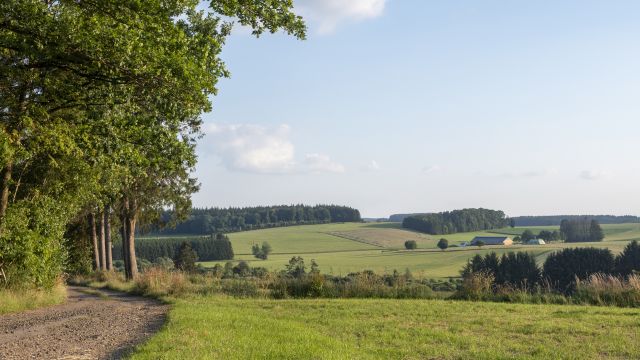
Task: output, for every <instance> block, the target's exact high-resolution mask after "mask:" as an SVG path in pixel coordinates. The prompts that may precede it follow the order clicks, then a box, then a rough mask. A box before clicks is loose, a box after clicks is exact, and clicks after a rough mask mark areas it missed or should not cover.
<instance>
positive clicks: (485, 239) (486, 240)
mask: <svg viewBox="0 0 640 360" xmlns="http://www.w3.org/2000/svg"><path fill="white" fill-rule="evenodd" d="M479 241H482V243H483V244H484V245H505V246H509V245H513V240H512V239H511V238H510V237H508V236H476V237H474V238H473V240H471V243H470V244H469V245H477V244H478V242H479Z"/></svg>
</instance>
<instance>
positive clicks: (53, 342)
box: [0, 287, 169, 360]
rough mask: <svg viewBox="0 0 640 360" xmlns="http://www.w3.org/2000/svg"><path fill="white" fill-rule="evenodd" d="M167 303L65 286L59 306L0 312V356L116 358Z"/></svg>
mask: <svg viewBox="0 0 640 360" xmlns="http://www.w3.org/2000/svg"><path fill="white" fill-rule="evenodd" d="M168 310H169V307H168V306H167V305H164V304H162V303H160V302H158V301H155V300H151V299H147V298H142V297H138V296H132V295H128V294H124V293H119V292H114V291H108V290H100V291H99V292H98V291H96V290H88V289H85V288H81V287H69V288H68V299H67V301H66V302H65V303H64V304H62V305H57V306H52V307H48V308H42V309H37V310H31V311H25V312H21V313H16V314H8V315H3V316H0V359H3V360H4V359H121V358H122V357H124V356H126V354H127V353H129V352H130V351H131V350H132V349H133V347H134V346H136V345H137V344H140V343H141V342H143V341H144V340H146V339H147V338H149V337H150V336H151V335H153V334H154V333H155V332H156V331H158V330H159V329H160V327H161V326H162V324H163V323H164V321H165V319H166V314H167V311H168Z"/></svg>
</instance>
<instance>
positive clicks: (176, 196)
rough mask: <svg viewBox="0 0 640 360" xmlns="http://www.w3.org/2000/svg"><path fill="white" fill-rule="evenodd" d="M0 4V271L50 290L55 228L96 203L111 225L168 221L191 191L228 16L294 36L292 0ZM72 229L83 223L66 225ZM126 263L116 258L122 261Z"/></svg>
mask: <svg viewBox="0 0 640 360" xmlns="http://www.w3.org/2000/svg"><path fill="white" fill-rule="evenodd" d="M197 6H198V1H194V0H174V1H118V2H109V1H70V0H61V1H42V0H6V1H2V2H0V12H1V13H2V14H3V16H2V18H1V19H0V73H1V74H2V77H0V270H2V271H1V272H0V273H2V274H4V275H3V277H4V279H3V280H4V281H3V282H2V283H3V284H9V285H11V284H33V285H37V286H47V285H51V284H52V283H53V281H54V280H55V277H57V275H58V274H59V273H60V272H61V271H62V268H63V265H64V262H65V259H66V258H67V250H68V249H67V248H66V247H65V245H64V244H66V243H68V242H67V241H63V236H64V234H65V230H66V229H67V227H68V226H69V225H70V224H72V223H74V222H75V223H82V221H83V219H84V215H85V214H87V213H92V212H96V211H98V210H97V209H98V208H101V207H102V205H103V204H111V205H114V206H113V208H114V209H116V211H117V214H118V217H119V221H120V223H121V225H122V227H123V230H122V235H123V238H124V240H125V241H124V242H123V244H124V247H123V251H124V252H125V259H128V261H129V264H128V267H127V269H128V270H127V275H128V276H129V277H133V276H135V272H136V269H137V266H135V247H134V246H133V242H134V236H135V232H136V226H137V225H138V223H139V222H142V223H145V222H146V223H148V222H151V221H152V220H153V219H154V218H157V216H158V215H159V214H160V212H161V210H162V209H164V208H167V207H169V208H171V209H173V214H174V215H175V216H176V218H180V217H183V216H184V215H185V213H186V210H188V209H190V200H189V199H190V194H191V193H193V192H194V191H196V190H197V182H196V180H195V179H193V178H192V176H191V172H192V170H193V167H194V165H195V161H196V157H195V140H196V139H197V138H198V137H199V136H200V135H201V134H200V126H201V119H200V115H201V114H202V113H203V112H206V111H209V110H211V108H212V103H211V97H212V95H215V94H216V93H217V88H216V84H217V81H218V79H219V78H221V77H227V76H229V72H228V70H227V68H226V67H225V64H224V63H223V62H222V60H221V59H220V53H221V50H222V47H223V45H224V43H225V40H226V38H227V37H228V36H229V34H230V32H231V29H232V26H233V23H234V21H237V22H239V23H240V24H242V25H245V26H249V27H251V28H252V29H253V33H254V34H255V35H256V36H259V35H261V34H262V33H264V32H271V33H273V32H276V31H279V30H283V31H284V32H286V33H289V34H291V35H293V36H295V37H297V38H300V39H304V37H305V25H304V23H303V21H302V19H301V18H300V17H298V16H296V15H295V14H294V13H293V12H292V6H293V5H292V1H291V0H274V1H268V2H263V1H258V0H249V1H244V0H242V1H241V0H213V1H211V2H210V3H209V11H207V12H204V11H199V10H198V9H197ZM77 233H81V232H77ZM125 263H127V261H125Z"/></svg>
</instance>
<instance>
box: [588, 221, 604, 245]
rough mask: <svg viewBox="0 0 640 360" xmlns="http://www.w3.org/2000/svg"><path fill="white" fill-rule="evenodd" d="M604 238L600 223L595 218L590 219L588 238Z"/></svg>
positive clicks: (592, 239) (600, 239) (597, 239)
mask: <svg viewBox="0 0 640 360" xmlns="http://www.w3.org/2000/svg"><path fill="white" fill-rule="evenodd" d="M602 239H604V232H603V231H602V228H601V227H600V224H599V223H598V221H597V220H591V224H590V226H589V240H591V241H602Z"/></svg>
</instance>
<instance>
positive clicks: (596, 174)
mask: <svg viewBox="0 0 640 360" xmlns="http://www.w3.org/2000/svg"><path fill="white" fill-rule="evenodd" d="M606 176H607V174H606V173H605V172H603V171H596V170H583V171H582V172H580V178H581V179H584V180H600V179H602V178H604V177H606Z"/></svg>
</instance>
